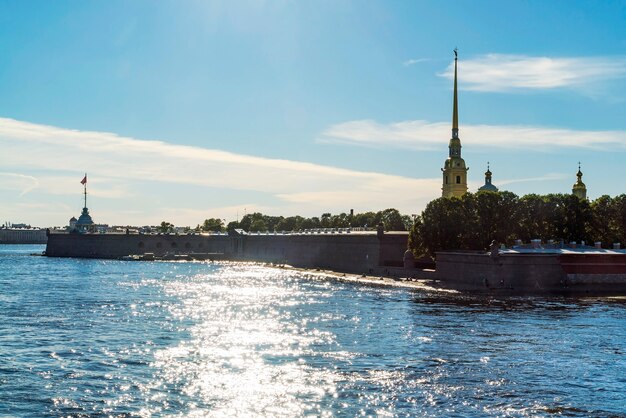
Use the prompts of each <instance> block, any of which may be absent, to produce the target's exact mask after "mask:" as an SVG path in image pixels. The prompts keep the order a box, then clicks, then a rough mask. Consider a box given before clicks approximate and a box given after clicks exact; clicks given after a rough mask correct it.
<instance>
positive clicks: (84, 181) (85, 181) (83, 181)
mask: <svg viewBox="0 0 626 418" xmlns="http://www.w3.org/2000/svg"><path fill="white" fill-rule="evenodd" d="M86 183H87V174H85V177H83V179H82V180H81V181H80V184H86Z"/></svg>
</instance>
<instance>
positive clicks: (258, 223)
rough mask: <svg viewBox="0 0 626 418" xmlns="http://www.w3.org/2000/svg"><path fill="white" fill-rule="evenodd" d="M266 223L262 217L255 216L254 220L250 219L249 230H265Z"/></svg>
mask: <svg viewBox="0 0 626 418" xmlns="http://www.w3.org/2000/svg"><path fill="white" fill-rule="evenodd" d="M267 230H268V229H267V224H266V223H265V221H264V220H263V219H262V218H257V219H255V220H254V221H252V224H251V225H250V229H249V231H250V232H261V231H267Z"/></svg>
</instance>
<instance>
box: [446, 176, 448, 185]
mask: <svg viewBox="0 0 626 418" xmlns="http://www.w3.org/2000/svg"><path fill="white" fill-rule="evenodd" d="M446 184H448V176H446Z"/></svg>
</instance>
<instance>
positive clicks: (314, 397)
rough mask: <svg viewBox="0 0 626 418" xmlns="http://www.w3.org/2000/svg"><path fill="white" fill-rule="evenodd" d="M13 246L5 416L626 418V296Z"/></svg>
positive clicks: (2, 258) (5, 330)
mask: <svg viewBox="0 0 626 418" xmlns="http://www.w3.org/2000/svg"><path fill="white" fill-rule="evenodd" d="M42 250H43V246H9V245H0V416H37V417H39V416H84V417H88V416H140V417H150V416H180V417H187V416H192V417H193V416H198V417H200V416H219V417H222V416H241V417H252V416H276V417H280V416H285V417H293V416H304V415H308V416H349V417H351V416H383V417H386V416H433V417H471V416H480V417H482V416H512V417H518V416H519V417H521V416H581V417H583V416H585V417H586V416H595V417H616V416H617V417H626V301H624V300H620V299H610V298H603V299H599V298H593V299H542V298H536V297H534V298H500V299H491V298H477V297H468V296H461V295H453V294H449V293H439V292H435V291H432V292H426V291H417V290H411V289H401V288H384V287H371V286H364V285H359V284H355V283H345V282H340V281H337V280H322V279H320V278H316V277H313V276H308V275H307V274H305V273H301V272H296V271H290V270H281V269H273V268H268V267H263V266H256V265H249V264H228V263H224V264H210V263H198V262H124V261H109V260H106V261H104V260H80V259H59V258H57V259H54V258H45V257H34V256H31V255H29V254H30V253H34V252H41V251H42Z"/></svg>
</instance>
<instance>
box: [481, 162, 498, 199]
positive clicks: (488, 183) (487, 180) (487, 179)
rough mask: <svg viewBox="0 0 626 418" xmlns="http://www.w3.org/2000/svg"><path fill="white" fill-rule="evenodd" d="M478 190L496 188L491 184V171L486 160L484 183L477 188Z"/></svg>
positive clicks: (492, 189) (496, 189) (493, 190)
mask: <svg viewBox="0 0 626 418" xmlns="http://www.w3.org/2000/svg"><path fill="white" fill-rule="evenodd" d="M478 191H479V192H481V191H487V192H497V191H498V188H497V187H496V186H494V185H493V184H491V171H490V170H489V162H488V161H487V171H485V185H484V186H481V187H479V188H478Z"/></svg>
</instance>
